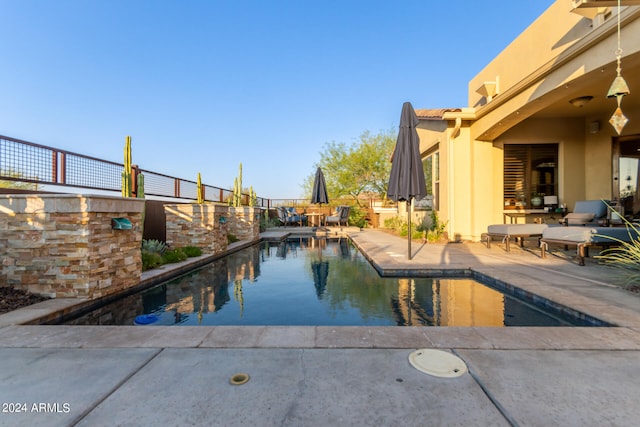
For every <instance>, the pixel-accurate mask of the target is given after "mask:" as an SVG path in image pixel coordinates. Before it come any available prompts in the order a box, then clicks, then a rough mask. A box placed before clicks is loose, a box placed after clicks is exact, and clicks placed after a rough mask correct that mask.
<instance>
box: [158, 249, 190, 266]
mask: <svg viewBox="0 0 640 427" xmlns="http://www.w3.org/2000/svg"><path fill="white" fill-rule="evenodd" d="M162 258H164V260H165V262H166V263H167V264H170V263H174V262H180V261H184V260H185V259H187V255H186V254H185V253H184V251H183V250H182V248H175V249H172V250H170V251H166V252H165V253H164V255H162Z"/></svg>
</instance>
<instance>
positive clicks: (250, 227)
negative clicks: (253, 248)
mask: <svg viewBox="0 0 640 427" xmlns="http://www.w3.org/2000/svg"><path fill="white" fill-rule="evenodd" d="M229 212H230V215H229V233H231V234H233V235H234V236H236V237H237V238H238V240H249V241H256V240H258V239H260V215H261V214H262V210H261V209H260V208H254V207H240V208H235V207H231V208H229Z"/></svg>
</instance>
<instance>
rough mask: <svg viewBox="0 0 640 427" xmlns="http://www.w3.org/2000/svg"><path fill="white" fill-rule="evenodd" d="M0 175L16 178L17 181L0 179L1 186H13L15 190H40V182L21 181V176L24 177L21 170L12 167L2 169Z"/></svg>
mask: <svg viewBox="0 0 640 427" xmlns="http://www.w3.org/2000/svg"><path fill="white" fill-rule="evenodd" d="M0 176H2V177H6V178H16V181H13V180H5V179H0V188H11V189H14V190H31V191H37V190H38V183H36V182H24V181H20V178H22V177H23V175H22V174H21V173H20V172H16V171H14V170H12V169H7V170H0Z"/></svg>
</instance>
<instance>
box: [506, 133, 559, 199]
mask: <svg viewBox="0 0 640 427" xmlns="http://www.w3.org/2000/svg"><path fill="white" fill-rule="evenodd" d="M557 178H558V144H505V146H504V207H505V209H526V208H528V209H531V208H537V207H542V206H541V205H538V204H537V203H536V201H535V200H534V201H533V203H532V199H534V196H536V195H538V196H540V197H542V196H555V195H557V194H558V182H557V181H558V179H557Z"/></svg>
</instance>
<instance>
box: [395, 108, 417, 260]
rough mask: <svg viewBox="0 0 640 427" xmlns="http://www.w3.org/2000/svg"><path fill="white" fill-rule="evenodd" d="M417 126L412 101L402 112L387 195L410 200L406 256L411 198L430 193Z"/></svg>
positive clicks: (409, 244) (409, 238) (409, 246)
mask: <svg viewBox="0 0 640 427" xmlns="http://www.w3.org/2000/svg"><path fill="white" fill-rule="evenodd" d="M416 126H418V117H417V116H416V112H415V111H414V110H413V106H412V105H411V103H410V102H405V103H404V104H403V105H402V114H401V115H400V130H399V132H398V139H397V141H396V146H395V148H394V150H393V154H392V156H391V175H390V177H389V189H388V190H387V196H388V197H389V198H390V199H391V200H394V201H396V202H399V201H406V202H407V226H408V232H409V234H408V236H407V240H408V252H407V259H411V199H416V200H420V199H422V198H423V197H425V196H426V195H427V186H426V184H425V181H424V171H423V169H422V159H421V158H420V138H419V137H418V132H417V130H416Z"/></svg>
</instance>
